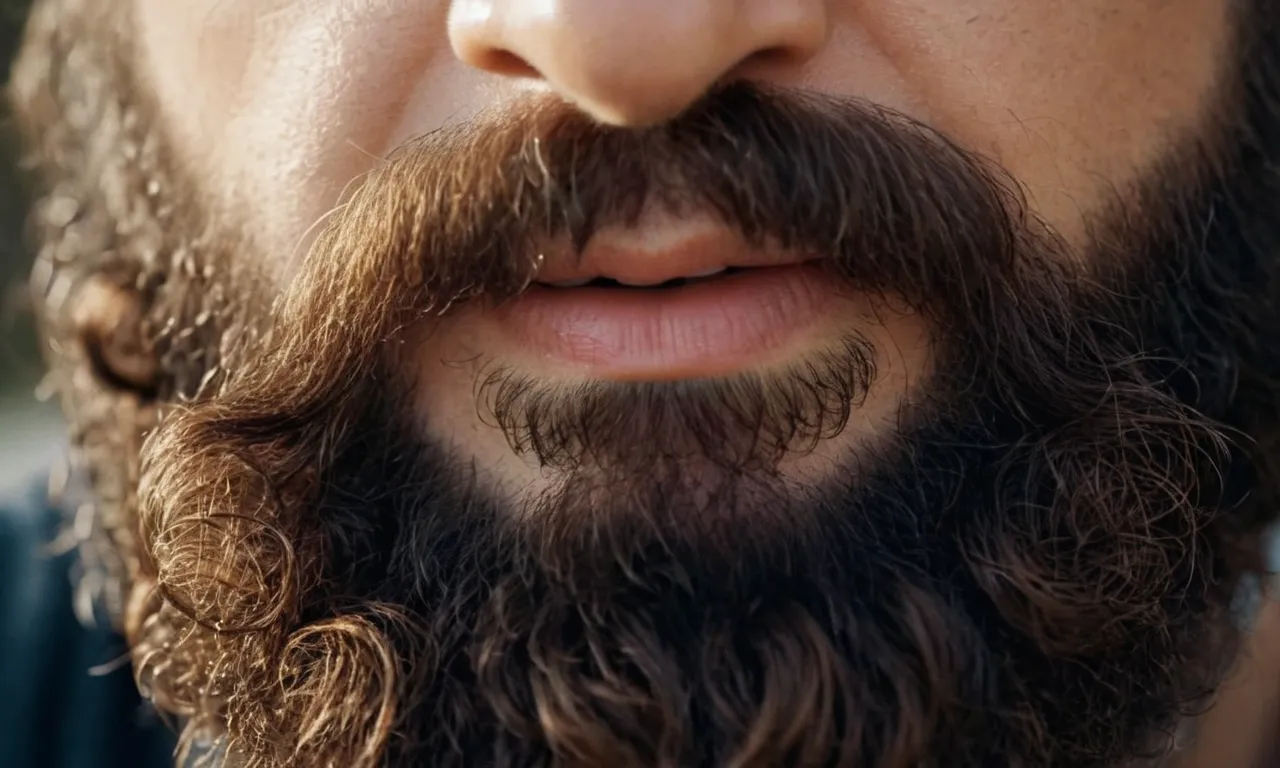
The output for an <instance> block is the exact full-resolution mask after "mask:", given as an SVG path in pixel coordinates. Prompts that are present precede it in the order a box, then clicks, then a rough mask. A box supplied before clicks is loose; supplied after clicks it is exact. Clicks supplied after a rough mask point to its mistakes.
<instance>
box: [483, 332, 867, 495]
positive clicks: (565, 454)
mask: <svg viewBox="0 0 1280 768" xmlns="http://www.w3.org/2000/svg"><path fill="white" fill-rule="evenodd" d="M876 355H877V351H876V350H875V349H874V348H873V347H872V346H871V344H870V343H869V342H868V341H867V339H866V338H864V337H862V336H859V335H848V336H846V337H845V338H843V339H841V340H839V341H837V342H836V343H834V344H831V345H829V346H828V347H827V348H825V349H822V350H817V351H815V352H813V353H812V354H811V355H809V356H807V357H805V358H803V359H801V360H799V361H796V362H794V363H791V364H790V365H788V366H784V367H782V368H781V369H775V370H771V371H756V372H748V373H741V374H736V375H731V376H726V377H722V378H716V379H703V380H683V381H681V380H677V381H670V382H605V381H596V382H592V381H587V382H585V383H578V384H574V385H564V384H560V385H557V384H552V383H548V382H544V381H540V380H539V379H537V378H536V377H534V376H531V375H528V374H523V373H521V372H520V371H519V370H517V369H514V368H504V367H497V368H491V369H488V370H487V371H486V372H485V373H484V375H483V379H482V380H481V381H479V382H477V386H476V387H475V392H476V399H477V403H478V407H479V410H480V413H481V414H482V420H483V421H486V422H488V423H491V424H493V425H494V426H495V427H497V428H498V429H501V430H502V432H503V434H504V435H505V436H506V439H507V441H508V444H509V446H510V447H511V449H512V450H513V451H514V452H515V453H516V454H517V455H528V457H529V458H531V459H533V460H534V461H536V463H537V464H538V465H540V466H543V467H547V468H551V469H555V470H557V471H560V472H569V473H572V472H576V471H579V470H581V469H584V468H586V469H590V470H592V471H594V472H598V473H601V474H603V475H605V476H622V477H625V476H628V475H632V474H640V475H643V474H645V473H646V471H647V470H646V468H647V467H650V466H652V465H653V464H654V463H656V462H660V461H666V462H670V461H675V462H677V463H678V462H679V461H681V460H693V459H695V458H696V459H697V460H698V461H699V462H700V463H704V464H705V465H706V466H714V467H717V468H718V470H719V471H720V472H724V473H729V474H734V473H741V472H745V471H765V472H774V471H776V469H777V466H778V463H779V462H780V461H782V460H783V458H785V457H788V456H791V457H795V456H798V455H803V454H805V453H807V452H809V451H812V450H813V449H814V448H815V447H816V446H817V445H818V444H819V443H820V442H821V441H823V440H826V439H829V438H831V437H834V436H835V435H837V434H839V433H840V432H841V431H842V430H843V429H844V428H845V427H846V425H847V424H848V421H849V417H850V415H851V413H852V412H853V411H854V410H855V409H856V408H858V407H859V406H860V405H861V403H863V402H864V401H865V399H866V397H867V394H868V392H869V390H870V388H871V387H872V386H873V385H874V383H875V379H876V359H877V358H876ZM490 420H491V421H490ZM619 435H628V436H629V437H630V438H631V439H630V440H628V441H624V442H622V443H619V442H618V436H619Z"/></svg>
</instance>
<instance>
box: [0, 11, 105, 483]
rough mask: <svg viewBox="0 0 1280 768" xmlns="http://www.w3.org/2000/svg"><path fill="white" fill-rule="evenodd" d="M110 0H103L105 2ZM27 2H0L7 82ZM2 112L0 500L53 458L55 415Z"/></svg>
mask: <svg viewBox="0 0 1280 768" xmlns="http://www.w3.org/2000/svg"><path fill="white" fill-rule="evenodd" d="M104 1H109V0H104ZM28 5H29V0H0V74H3V77H4V80H5V81H7V80H8V76H9V64H10V61H11V60H12V58H13V52H14V48H15V46H16V43H17V40H18V37H19V34H20V33H21V29H22V23H23V19H24V17H25V15H26V11H27V6H28ZM18 161H19V155H18V149H17V146H16V141H15V137H14V135H13V131H12V129H11V125H10V120H9V115H8V110H7V109H5V108H4V106H0V494H2V493H3V492H4V491H6V490H13V489H14V487H15V486H17V485H19V484H22V483H23V482H24V481H26V480H28V479H29V478H31V477H32V476H33V475H34V474H35V473H37V472H39V471H40V470H41V469H45V470H47V469H48V465H49V463H50V461H51V460H52V459H53V458H54V457H56V456H57V455H58V453H59V452H60V441H61V437H62V436H61V428H60V425H59V423H58V416H57V413H56V409H55V408H54V407H52V406H51V405H49V404H42V403H40V402H39V401H37V399H36V396H35V392H36V388H37V385H38V384H39V382H40V373H41V369H40V362H39V355H38V354H37V349H36V341H35V334H34V332H33V328H32V322H31V315H30V302H29V300H28V298H27V275H28V272H29V271H30V267H31V259H32V255H33V254H32V253H31V249H30V248H29V247H28V243H27V242H26V239H25V237H24V221H25V217H26V194H25V189H24V183H23V179H22V177H21V174H19V172H18Z"/></svg>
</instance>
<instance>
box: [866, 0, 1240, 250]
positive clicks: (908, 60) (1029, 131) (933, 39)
mask: <svg viewBox="0 0 1280 768" xmlns="http://www.w3.org/2000/svg"><path fill="white" fill-rule="evenodd" d="M877 6H878V7H879V10H877V11H874V12H868V13H867V14H866V18H867V22H868V24H870V25H872V35H873V36H874V37H875V39H876V40H877V41H878V42H879V44H880V45H881V46H882V47H883V49H884V50H885V51H886V52H887V55H889V56H890V57H891V58H892V59H893V60H894V61H895V63H896V65H897V67H898V68H899V69H900V70H901V71H904V72H909V73H911V75H910V80H911V85H912V87H913V88H914V89H915V90H916V93H917V94H918V97H919V98H920V99H921V100H922V101H924V102H925V103H927V104H928V105H929V108H930V115H931V120H932V121H933V125H934V127H936V128H938V129H940V130H942V131H943V132H944V133H946V134H948V135H949V136H951V137H952V138H953V139H955V140H957V141H958V142H959V143H960V144H961V145H963V146H965V147H966V148H968V149H971V150H974V151H977V152H980V153H982V154H985V155H987V156H988V157H990V158H992V159H994V160H995V161H997V162H998V163H999V164H1000V165H1002V166H1003V167H1004V168H1005V169H1006V170H1008V171H1009V172H1010V174H1011V175H1012V176H1013V177H1014V178H1016V179H1017V180H1018V181H1019V182H1021V183H1022V184H1023V185H1025V187H1026V188H1027V191H1028V192H1029V195H1030V203H1031V205H1032V207H1033V210H1035V211H1036V212H1037V213H1038V214H1039V215H1040V216H1041V217H1042V218H1044V219H1046V220H1047V221H1049V222H1050V223H1051V224H1053V225H1054V226H1055V227H1056V228H1057V229H1059V230H1060V231H1061V232H1062V233H1063V234H1064V235H1065V236H1066V237H1067V238H1068V240H1070V241H1072V242H1074V243H1080V242H1083V240H1084V237H1083V234H1084V233H1083V229H1084V227H1083V225H1084V217H1086V216H1088V215H1089V214H1090V213H1094V212H1096V208H1097V206H1098V205H1099V204H1101V203H1102V202H1103V199H1104V195H1106V194H1107V193H1108V192H1109V191H1112V190H1114V189H1121V190H1123V188H1124V186H1125V184H1126V183H1128V182H1129V181H1130V180H1131V179H1133V178H1134V177H1135V176H1137V175H1138V173H1140V172H1141V170H1143V168H1144V166H1146V165H1147V164H1148V163H1150V162H1152V161H1153V160H1155V159H1157V158H1158V157H1159V156H1161V155H1162V154H1163V153H1164V152H1165V151H1166V150H1167V149H1168V148H1169V146H1170V143H1171V142H1172V141H1174V140H1176V139H1179V138H1181V137H1183V136H1185V135H1187V134H1190V133H1193V132H1198V131H1200V130H1201V129H1202V128H1203V127H1204V126H1203V123H1204V120H1205V118H1206V116H1208V114H1209V113H1210V112H1211V111H1212V104H1211V100H1212V97H1213V96H1215V95H1216V93H1217V90H1218V88H1217V86H1218V85H1219V83H1220V82H1221V80H1222V75H1223V71H1222V70H1223V69H1224V67H1225V65H1227V64H1230V63H1231V62H1232V61H1233V60H1234V58H1235V57H1234V56H1232V55H1231V37H1232V21H1233V19H1232V12H1233V11H1232V9H1233V8H1235V7H1237V5H1236V4H1233V3H1230V2H1227V1H1226V0H1124V2H1115V1H1114V0H964V1H961V2H956V1H954V0H946V1H945V2H944V1H943V0H886V1H885V2H882V3H877Z"/></svg>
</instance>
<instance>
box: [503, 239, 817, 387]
mask: <svg viewBox="0 0 1280 768" xmlns="http://www.w3.org/2000/svg"><path fill="white" fill-rule="evenodd" d="M688 229H689V227H687V226H685V227H680V226H678V225H677V226H675V227H674V228H673V227H664V228H662V229H660V230H654V229H648V228H646V230H644V231H640V232H628V233H615V234H613V235H611V236H606V237H602V238H599V239H596V240H593V241H592V242H591V243H589V244H588V246H587V248H586V250H585V251H584V252H583V254H582V256H581V258H579V259H573V258H568V257H560V255H559V254H557V253H555V252H554V251H553V252H552V255H551V256H550V257H549V258H544V264H543V269H542V270H541V271H540V273H539V276H538V279H537V282H536V283H535V284H534V285H533V286H532V287H531V288H530V289H529V290H527V291H526V292H525V293H523V294H521V295H520V296H519V297H517V298H516V299H514V300H513V301H511V302H508V303H506V304H504V305H502V306H501V307H499V308H498V309H497V310H496V313H497V316H498V321H499V323H500V325H501V326H502V327H503V332H504V333H505V334H506V335H507V336H508V337H509V338H510V339H511V340H512V341H514V347H515V348H516V349H517V350H519V351H520V352H521V353H522V354H530V355H533V356H535V357H536V359H537V362H539V363H540V364H544V365H551V366H553V367H557V368H567V369H570V372H572V373H577V374H578V375H584V376H587V377H589V378H594V379H607V380H619V381H671V380H678V379H697V378H711V377H717V376H725V375H730V374H733V373H736V372H740V371H742V370H745V369H748V368H752V367H759V366H762V365H766V364H768V363H769V362H770V361H771V360H773V359H776V358H777V357H778V356H779V355H780V354H787V353H791V354H794V353H795V349H796V348H797V346H798V345H802V344H803V343H804V341H805V337H806V336H807V335H810V334H811V333H812V331H813V328H814V327H815V326H816V325H817V324H818V321H819V320H820V319H822V318H823V316H824V315H826V314H827V312H826V309H825V308H826V306H827V302H828V301H829V300H830V299H831V298H832V297H833V295H834V291H833V286H832V285H831V280H830V275H829V273H828V272H827V270H826V269H825V268H824V267H825V265H824V264H823V263H822V261H821V260H820V259H815V258H813V257H812V256H811V255H808V254H801V253H795V252H789V251H786V250H782V249H774V248H769V247H755V246H753V245H751V244H748V243H746V242H745V241H743V240H742V238H741V237H738V236H736V235H735V234H734V233H732V232H728V231H726V230H724V229H723V228H722V227H713V228H707V227H699V228H698V230H697V231H696V232H695V233H694V234H689V233H688Z"/></svg>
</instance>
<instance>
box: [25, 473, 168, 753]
mask: <svg viewBox="0 0 1280 768" xmlns="http://www.w3.org/2000/svg"><path fill="white" fill-rule="evenodd" d="M46 496H47V494H46V493H45V491H44V486H43V485H37V486H35V487H33V488H32V489H31V490H28V491H25V492H18V493H8V494H4V493H0V766H4V768H167V766H172V765H173V757H172V755H173V749H174V738H173V735H172V733H171V732H170V731H169V729H168V728H167V727H166V726H165V725H164V724H163V723H161V722H160V721H159V719H158V718H157V716H156V715H155V714H154V713H153V712H152V711H151V710H150V709H149V708H148V707H147V706H146V705H144V703H143V702H142V700H141V699H140V697H139V696H138V693H137V689H136V688H135V687H134V683H133V678H132V676H131V674H130V670H129V665H128V664H127V663H124V662H123V659H124V652H125V644H124V642H123V640H121V639H120V638H119V637H117V636H116V635H115V634H114V633H112V632H111V631H109V630H107V629H103V628H86V627H84V626H82V625H81V624H80V622H79V621H78V620H77V619H76V617H75V614H74V612H73V609H72V601H73V589H72V586H73V585H72V581H71V568H72V563H73V559H74V555H72V554H65V555H61V556H54V555H53V554H51V553H50V552H49V547H48V544H49V543H50V542H52V541H53V540H54V538H55V537H56V535H57V532H58V528H59V525H60V524H61V522H62V517H61V515H60V514H59V513H58V512H57V511H56V510H53V509H50V508H49V505H48V504H47V503H46V502H45V498H46Z"/></svg>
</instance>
